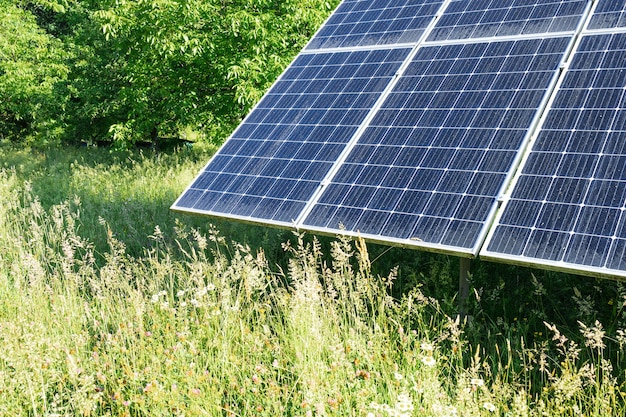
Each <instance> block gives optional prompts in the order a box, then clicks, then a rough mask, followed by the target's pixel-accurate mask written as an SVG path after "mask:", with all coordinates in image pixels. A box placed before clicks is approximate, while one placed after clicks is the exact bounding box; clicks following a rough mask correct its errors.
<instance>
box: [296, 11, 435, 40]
mask: <svg viewBox="0 0 626 417" xmlns="http://www.w3.org/2000/svg"><path fill="white" fill-rule="evenodd" d="M442 4H443V0H373V1H372V0H346V1H344V2H342V3H341V4H340V5H339V7H338V8H337V10H336V11H335V12H334V13H333V14H332V16H331V17H330V18H329V19H328V21H327V22H326V24H325V25H324V26H323V27H322V28H321V29H320V30H319V32H318V33H317V34H316V35H315V37H314V38H313V39H312V40H311V41H310V42H309V44H308V45H307V47H306V48H307V49H325V48H340V47H356V46H368V45H369V46H371V45H386V44H402V43H415V42H417V41H418V40H419V39H420V37H421V36H422V35H423V34H424V30H425V29H426V27H427V26H428V25H429V24H430V23H431V21H432V20H433V18H434V17H435V15H436V13H437V11H438V10H439V9H440V7H441V5H442Z"/></svg>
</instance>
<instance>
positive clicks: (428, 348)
mask: <svg viewBox="0 0 626 417" xmlns="http://www.w3.org/2000/svg"><path fill="white" fill-rule="evenodd" d="M421 348H422V350H423V351H424V352H432V351H434V350H435V346H433V344H432V343H430V342H422V345H421Z"/></svg>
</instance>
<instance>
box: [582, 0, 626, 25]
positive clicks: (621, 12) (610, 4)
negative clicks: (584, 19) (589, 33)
mask: <svg viewBox="0 0 626 417" xmlns="http://www.w3.org/2000/svg"><path fill="white" fill-rule="evenodd" d="M619 27H626V9H625V8H624V2H623V1H621V0H598V5H597V6H596V10H595V12H594V14H593V17H592V19H591V22H590V24H589V29H611V28H619Z"/></svg>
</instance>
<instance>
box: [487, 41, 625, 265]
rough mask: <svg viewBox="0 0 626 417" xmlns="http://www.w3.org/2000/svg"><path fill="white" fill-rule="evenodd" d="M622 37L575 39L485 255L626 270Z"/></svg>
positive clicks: (623, 44)
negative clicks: (571, 55) (578, 41)
mask: <svg viewBox="0 0 626 417" xmlns="http://www.w3.org/2000/svg"><path fill="white" fill-rule="evenodd" d="M624 107H626V34H612V35H611V34H605V35H595V36H585V37H583V39H582V41H581V44H580V46H579V48H578V50H577V51H576V53H575V55H574V58H573V60H572V62H571V64H570V66H569V68H568V71H567V73H566V74H565V77H564V79H563V82H562V83H561V86H560V89H559V90H558V93H557V95H556V97H555V99H554V102H553V104H552V106H551V108H550V110H549V112H548V114H547V117H546V119H545V121H544V124H543V126H542V128H541V130H540V132H539V135H538V137H537V139H536V142H535V144H534V146H533V148H532V150H531V152H530V154H529V156H528V158H527V160H526V162H525V163H524V167H523V170H522V171H521V175H520V176H519V178H518V179H517V180H516V183H515V185H514V187H513V191H512V193H511V197H510V199H509V201H508V202H507V204H506V205H505V207H504V208H503V211H502V215H501V218H500V219H499V220H498V223H497V224H496V228H495V229H494V232H493V233H492V236H491V237H490V240H489V241H488V242H487V246H486V250H485V254H486V255H487V256H495V257H498V256H500V257H503V256H504V257H516V258H519V259H525V260H526V262H535V263H543V264H547V265H550V264H558V263H561V264H566V265H570V267H571V268H574V269H575V268H580V269H585V268H587V269H589V270H592V269H596V270H601V269H609V270H613V273H617V274H621V275H624V272H625V271H626V114H625V112H624Z"/></svg>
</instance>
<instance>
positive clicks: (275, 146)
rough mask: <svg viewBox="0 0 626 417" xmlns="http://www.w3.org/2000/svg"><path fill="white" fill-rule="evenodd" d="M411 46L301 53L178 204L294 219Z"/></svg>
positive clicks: (224, 212)
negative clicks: (407, 47) (404, 47)
mask: <svg viewBox="0 0 626 417" xmlns="http://www.w3.org/2000/svg"><path fill="white" fill-rule="evenodd" d="M409 52H410V49H384V50H374V51H357V52H340V53H319V54H301V55H299V56H298V57H297V58H296V60H295V61H294V62H293V63H292V65H291V66H290V67H289V68H288V69H287V71H286V72H285V73H284V74H283V75H282V76H281V78H280V79H279V80H278V81H277V82H276V84H274V86H273V87H272V89H271V90H270V91H269V92H268V93H267V94H266V95H265V96H264V97H263V99H262V100H261V102H260V103H259V104H258V105H257V106H256V107H255V109H254V111H253V112H252V113H251V114H250V115H249V116H248V117H247V118H246V120H245V121H244V122H243V123H242V124H241V125H240V126H239V127H238V128H237V130H236V131H235V132H234V133H233V135H232V136H231V138H230V139H229V140H228V141H227V142H226V143H225V144H224V146H223V147H222V148H221V149H220V150H219V152H218V153H217V154H216V155H215V156H214V157H213V159H212V160H211V161H210V162H209V164H208V165H207V166H206V167H205V169H204V171H203V172H202V173H201V174H200V175H199V176H198V178H196V180H195V181H194V182H193V184H192V185H191V186H190V188H189V189H188V190H187V191H186V192H185V193H184V194H183V195H182V196H181V197H180V198H179V200H178V201H177V202H176V203H175V205H174V206H173V208H174V209H182V210H191V211H195V212H201V213H206V214H217V215H222V216H224V215H230V216H231V217H232V216H237V217H246V218H252V219H258V220H271V221H272V222H283V223H285V222H287V223H289V222H291V221H293V220H294V219H296V218H297V217H298V215H299V214H300V212H301V210H302V209H303V208H304V206H305V205H306V203H307V202H308V201H309V200H310V199H311V196H312V195H313V193H314V192H315V191H316V189H317V188H318V186H319V184H320V182H321V180H322V179H323V178H324V177H325V176H326V174H327V173H328V171H329V170H330V168H331V167H332V166H333V164H334V163H335V162H336V159H337V157H338V156H339V155H340V154H341V152H342V151H343V150H344V147H345V145H346V143H347V142H348V141H349V140H350V139H351V137H352V136H353V134H354V133H355V132H356V130H357V129H358V128H359V126H360V125H361V124H362V122H363V120H364V118H365V117H366V115H367V114H368V113H369V112H370V111H371V108H372V106H373V105H374V103H375V102H376V100H378V98H379V96H380V94H381V92H382V91H383V90H384V89H385V88H386V87H387V85H388V84H389V82H390V80H391V78H392V76H393V75H394V74H395V73H396V71H397V70H398V67H399V66H400V64H401V63H402V62H403V61H404V60H405V59H406V57H407V56H408V53H409Z"/></svg>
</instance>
